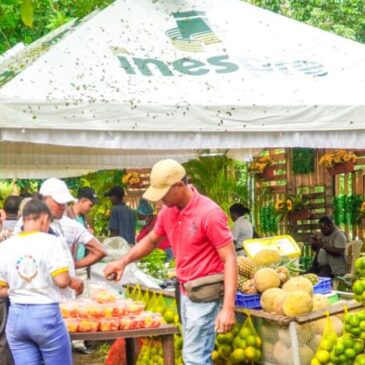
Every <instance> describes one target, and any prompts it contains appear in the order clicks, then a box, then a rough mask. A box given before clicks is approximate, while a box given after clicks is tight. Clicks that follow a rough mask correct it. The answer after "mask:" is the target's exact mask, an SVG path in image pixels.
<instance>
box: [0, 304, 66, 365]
mask: <svg viewBox="0 0 365 365" xmlns="http://www.w3.org/2000/svg"><path fill="white" fill-rule="evenodd" d="M6 336H7V339H8V343H9V347H10V350H11V352H12V355H13V358H14V362H15V365H25V364H27V365H40V364H41V363H42V361H44V365H72V354H71V345H70V337H69V335H68V332H67V330H66V327H65V324H64V322H63V320H62V317H61V312H60V308H59V305H58V304H57V303H55V304H11V305H10V308H9V316H8V322H7V325H6Z"/></svg>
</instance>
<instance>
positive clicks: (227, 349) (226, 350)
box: [218, 344, 232, 357]
mask: <svg viewBox="0 0 365 365" xmlns="http://www.w3.org/2000/svg"><path fill="white" fill-rule="evenodd" d="M231 352H232V347H231V346H229V345H227V344H224V345H221V346H220V347H219V349H218V353H219V355H221V356H222V357H228V356H229V354H230V353H231Z"/></svg>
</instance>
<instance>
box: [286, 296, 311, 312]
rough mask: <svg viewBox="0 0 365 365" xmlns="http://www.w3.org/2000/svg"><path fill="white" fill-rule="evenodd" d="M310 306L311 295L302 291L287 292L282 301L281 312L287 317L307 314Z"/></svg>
mask: <svg viewBox="0 0 365 365" xmlns="http://www.w3.org/2000/svg"><path fill="white" fill-rule="evenodd" d="M312 308H313V300H312V297H311V296H310V295H309V294H308V293H305V292H303V291H293V292H289V293H288V295H287V296H286V298H285V300H284V303H283V313H284V314H285V315H286V316H288V317H295V316H299V315H303V314H307V313H309V312H311V311H312Z"/></svg>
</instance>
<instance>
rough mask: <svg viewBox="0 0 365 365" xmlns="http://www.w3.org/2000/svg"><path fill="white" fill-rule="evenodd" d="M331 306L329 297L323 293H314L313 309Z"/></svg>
mask: <svg viewBox="0 0 365 365" xmlns="http://www.w3.org/2000/svg"><path fill="white" fill-rule="evenodd" d="M328 306H329V302H328V298H327V297H325V296H324V295H322V294H315V295H313V311H317V310H320V309H325V308H327V307H328Z"/></svg>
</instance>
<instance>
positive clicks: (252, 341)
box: [246, 335, 256, 346]
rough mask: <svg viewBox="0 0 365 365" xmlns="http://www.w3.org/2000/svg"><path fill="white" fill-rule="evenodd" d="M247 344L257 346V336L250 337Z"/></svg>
mask: <svg viewBox="0 0 365 365" xmlns="http://www.w3.org/2000/svg"><path fill="white" fill-rule="evenodd" d="M246 342H247V345H248V346H256V336H252V335H251V336H248V337H247V338H246Z"/></svg>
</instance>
